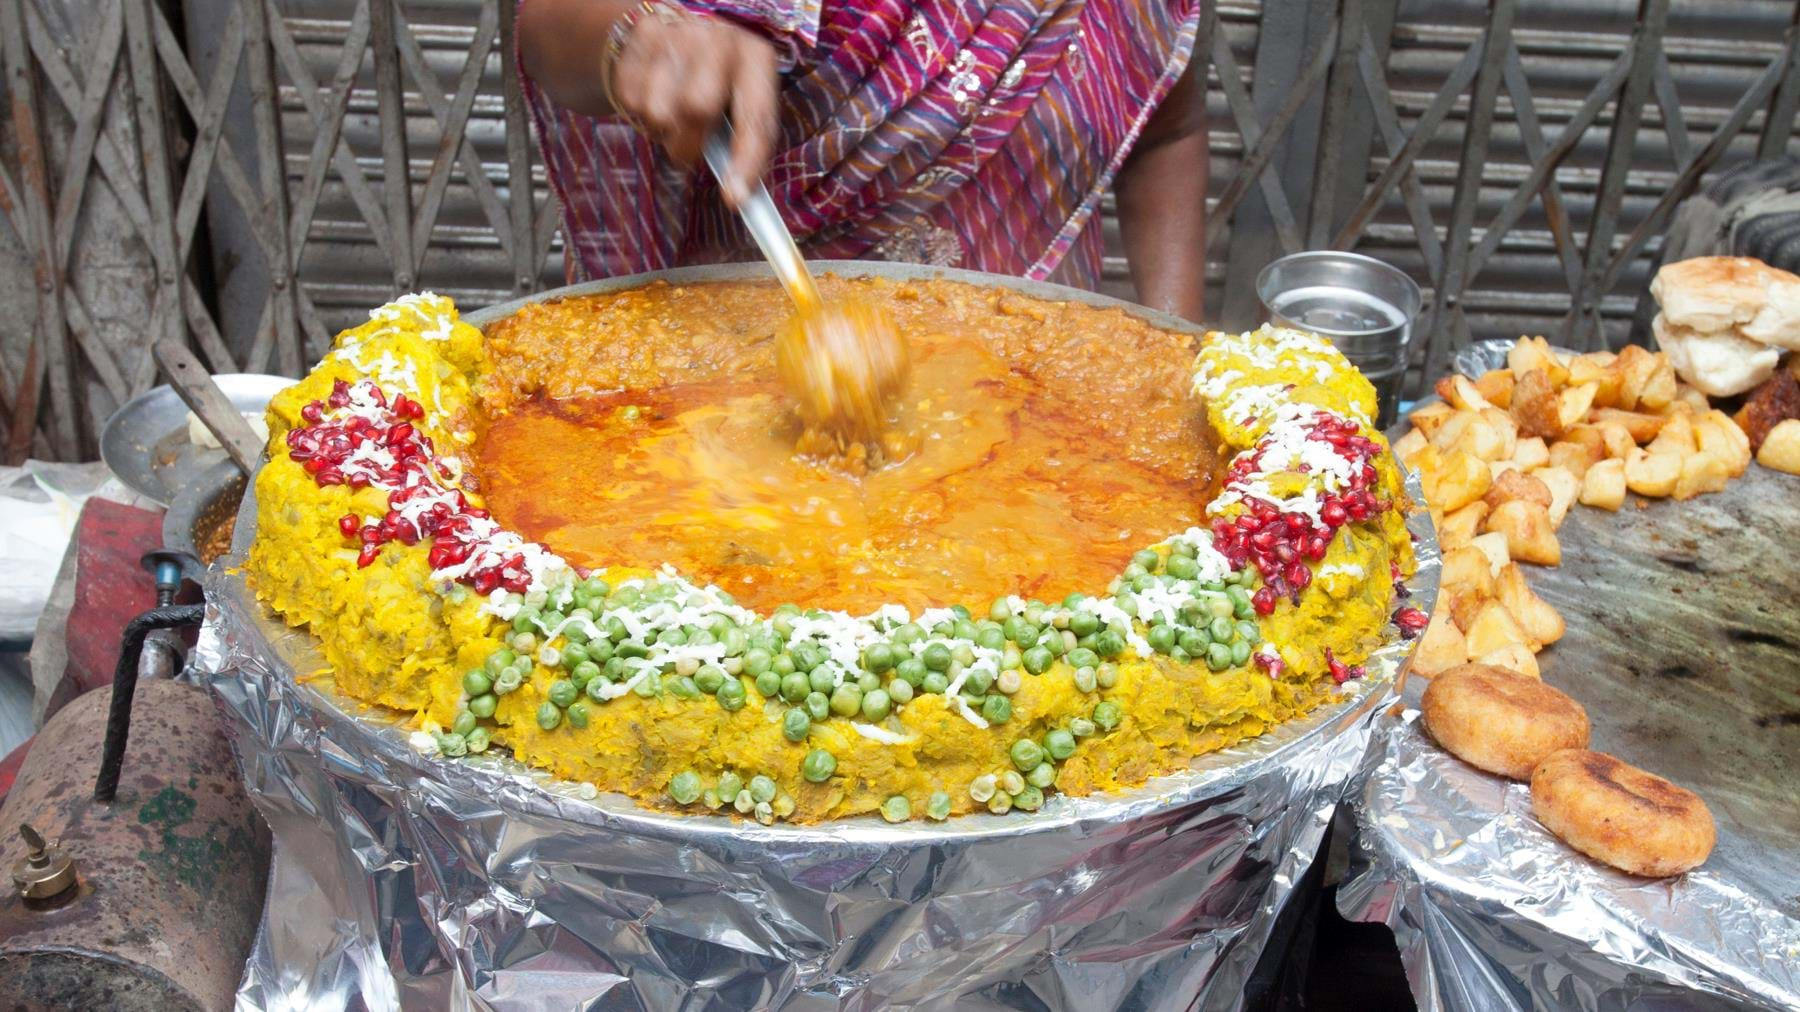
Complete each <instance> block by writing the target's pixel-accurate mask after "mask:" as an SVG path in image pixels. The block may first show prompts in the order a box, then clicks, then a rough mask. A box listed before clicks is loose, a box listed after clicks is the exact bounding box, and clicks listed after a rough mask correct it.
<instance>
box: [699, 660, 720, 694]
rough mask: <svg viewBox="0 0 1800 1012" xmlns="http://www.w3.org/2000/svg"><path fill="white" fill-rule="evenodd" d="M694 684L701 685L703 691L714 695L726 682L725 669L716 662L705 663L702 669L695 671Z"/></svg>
mask: <svg viewBox="0 0 1800 1012" xmlns="http://www.w3.org/2000/svg"><path fill="white" fill-rule="evenodd" d="M694 684H695V685H698V686H699V687H700V691H701V692H704V693H706V694H707V695H709V696H711V695H714V694H716V693H717V692H718V691H719V688H720V687H721V686H723V685H724V684H725V669H723V668H721V667H719V666H718V665H716V664H703V665H701V666H700V670H698V671H696V672H694Z"/></svg>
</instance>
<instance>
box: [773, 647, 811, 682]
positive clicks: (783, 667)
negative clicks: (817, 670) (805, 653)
mask: <svg viewBox="0 0 1800 1012" xmlns="http://www.w3.org/2000/svg"><path fill="white" fill-rule="evenodd" d="M769 670H770V671H773V672H775V673H776V674H778V675H780V676H781V677H783V678H786V677H787V676H789V675H791V674H793V673H794V672H796V671H799V670H800V669H799V667H798V666H797V665H796V664H794V655H793V654H790V653H787V652H786V651H783V652H782V653H778V654H776V655H775V657H774V659H772V660H770V661H769ZM802 673H803V674H804V672H802Z"/></svg>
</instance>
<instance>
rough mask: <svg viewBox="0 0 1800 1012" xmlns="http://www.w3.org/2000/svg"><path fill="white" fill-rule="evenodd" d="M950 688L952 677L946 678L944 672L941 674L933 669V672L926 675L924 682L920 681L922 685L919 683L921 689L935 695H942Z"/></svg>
mask: <svg viewBox="0 0 1800 1012" xmlns="http://www.w3.org/2000/svg"><path fill="white" fill-rule="evenodd" d="M949 688H950V679H948V678H945V677H944V676H943V675H942V674H940V673H939V672H936V671H933V672H932V673H931V674H929V675H926V676H925V680H924V682H922V683H920V685H919V691H921V692H929V693H931V694H933V695H942V694H943V693H944V692H946V691H948V690H949Z"/></svg>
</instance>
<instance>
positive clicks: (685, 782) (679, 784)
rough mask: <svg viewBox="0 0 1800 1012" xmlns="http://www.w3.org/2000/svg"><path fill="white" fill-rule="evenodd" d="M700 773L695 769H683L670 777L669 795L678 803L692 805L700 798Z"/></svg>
mask: <svg viewBox="0 0 1800 1012" xmlns="http://www.w3.org/2000/svg"><path fill="white" fill-rule="evenodd" d="M701 790H702V788H701V785H700V774H698V773H695V772H694V771H693V770H682V771H681V772H680V773H677V774H675V775H674V776H673V777H670V778H669V797H671V798H674V799H675V803H676V804H678V805H691V804H693V803H694V802H696V801H699V800H700V793H701Z"/></svg>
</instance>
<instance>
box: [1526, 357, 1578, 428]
mask: <svg viewBox="0 0 1800 1012" xmlns="http://www.w3.org/2000/svg"><path fill="white" fill-rule="evenodd" d="M1508 410H1509V413H1510V414H1511V415H1512V418H1513V421H1515V422H1517V423H1518V426H1519V431H1520V432H1523V433H1524V434H1526V435H1527V436H1548V437H1550V438H1552V439H1554V438H1556V437H1557V436H1560V435H1562V431H1563V428H1564V427H1565V426H1564V422H1563V420H1562V402H1561V399H1560V398H1559V397H1558V396H1557V393H1556V388H1555V387H1553V386H1551V385H1550V375H1549V374H1548V373H1546V372H1545V371H1544V370H1542V369H1533V370H1531V371H1530V372H1526V373H1520V374H1518V379H1517V381H1516V382H1515V383H1514V385H1513V395H1512V407H1511V408H1510V409H1508ZM1575 420H1576V421H1580V420H1581V419H1580V416H1577V417H1576V419H1575Z"/></svg>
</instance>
